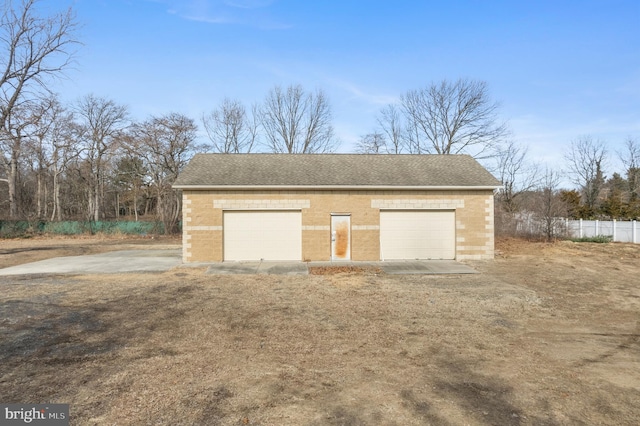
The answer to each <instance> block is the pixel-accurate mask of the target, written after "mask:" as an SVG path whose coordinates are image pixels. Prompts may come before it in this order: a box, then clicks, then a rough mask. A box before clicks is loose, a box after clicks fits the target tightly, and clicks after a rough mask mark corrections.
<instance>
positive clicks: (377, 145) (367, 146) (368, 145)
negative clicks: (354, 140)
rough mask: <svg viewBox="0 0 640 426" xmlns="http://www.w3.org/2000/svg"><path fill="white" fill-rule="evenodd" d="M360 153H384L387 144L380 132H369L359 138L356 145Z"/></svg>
mask: <svg viewBox="0 0 640 426" xmlns="http://www.w3.org/2000/svg"><path fill="white" fill-rule="evenodd" d="M356 152H358V153H360V154H386V153H387V146H386V141H385V139H384V135H383V134H382V133H378V132H376V133H369V134H366V135H364V136H362V137H361V138H360V140H359V141H358V144H357V146H356Z"/></svg>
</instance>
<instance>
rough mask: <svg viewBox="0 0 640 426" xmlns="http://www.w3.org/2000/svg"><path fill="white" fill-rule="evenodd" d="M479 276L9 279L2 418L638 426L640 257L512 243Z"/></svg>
mask: <svg viewBox="0 0 640 426" xmlns="http://www.w3.org/2000/svg"><path fill="white" fill-rule="evenodd" d="M498 249H499V250H500V256H499V257H498V258H497V259H496V261H493V262H477V263H474V264H473V266H474V267H475V268H477V269H478V270H480V271H481V272H482V273H481V274H476V275H462V276H432V275H430V276H387V275H384V274H381V273H370V272H371V271H359V270H352V269H350V270H345V271H342V270H340V271H337V270H319V271H316V272H317V273H319V275H309V276H304V277H300V276H263V275H260V276H258V275H245V276H224V275H207V274H206V273H205V269H191V268H184V269H183V268H177V269H174V270H172V271H169V272H166V273H162V274H126V275H94V276H74V277H62V276H57V277H56V276H52V277H49V276H42V277H36V278H26V277H5V278H2V281H0V286H1V287H2V290H3V291H2V294H1V296H0V365H2V366H3V368H2V370H1V372H0V400H2V401H3V402H26V401H28V402H45V401H47V402H60V403H70V404H71V415H72V424H82V425H85V424H119V425H121V424H123V425H129V424H130V425H145V424H148V425H151V424H153V425H158V424H171V425H177V424H185V425H197V424H201V425H216V424H221V425H242V424H250V425H258V424H259V425H301V424H306V425H371V424H384V425H407V424H409V425H411V424H415V425H423V424H434V425H458V424H479V425H564V424H617V425H620V424H629V425H631V424H636V423H637V419H638V418H639V417H640V408H638V407H640V404H639V403H640V357H639V355H640V344H639V342H638V340H639V336H640V329H639V323H638V319H639V318H638V312H639V308H640V288H638V286H637V284H636V283H637V276H638V271H639V269H640V266H639V265H638V258H640V246H631V245H624V244H610V245H582V244H579V245H577V244H572V243H556V244H538V243H535V244H533V243H522V242H519V241H501V242H500V245H499V247H498Z"/></svg>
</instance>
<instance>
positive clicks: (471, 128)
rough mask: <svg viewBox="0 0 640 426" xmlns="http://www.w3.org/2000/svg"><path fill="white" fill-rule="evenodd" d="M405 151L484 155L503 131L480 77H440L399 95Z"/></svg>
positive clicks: (501, 136)
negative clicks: (404, 129)
mask: <svg viewBox="0 0 640 426" xmlns="http://www.w3.org/2000/svg"><path fill="white" fill-rule="evenodd" d="M400 108H401V110H402V112H403V113H404V115H405V117H406V121H407V126H408V130H407V136H406V138H407V142H408V144H409V151H410V152H412V153H416V154H422V153H434V154H470V155H472V156H474V157H475V158H486V157H487V156H489V155H490V154H491V153H492V152H493V148H494V147H495V145H496V144H497V143H499V142H500V141H501V140H502V139H503V138H504V137H505V136H506V134H507V128H506V125H505V124H503V123H500V122H499V121H498V104H497V103H495V102H492V101H491V99H490V98H489V91H488V88H487V84H486V83H485V82H482V81H472V80H458V81H456V82H453V83H452V82H449V81H447V80H444V81H442V82H440V83H433V84H431V85H430V86H429V87H427V88H424V89H420V90H411V91H409V92H407V93H405V94H404V95H402V96H401V98H400Z"/></svg>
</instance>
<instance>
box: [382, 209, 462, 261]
mask: <svg viewBox="0 0 640 426" xmlns="http://www.w3.org/2000/svg"><path fill="white" fill-rule="evenodd" d="M455 241H456V238H455V211H381V212H380V249H381V258H382V259H386V260H393V259H454V258H455V250H456V246H455Z"/></svg>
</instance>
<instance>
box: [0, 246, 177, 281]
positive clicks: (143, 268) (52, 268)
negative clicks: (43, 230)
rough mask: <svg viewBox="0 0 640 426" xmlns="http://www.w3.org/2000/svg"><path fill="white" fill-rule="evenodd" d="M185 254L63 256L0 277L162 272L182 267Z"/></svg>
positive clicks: (124, 252) (144, 252)
mask: <svg viewBox="0 0 640 426" xmlns="http://www.w3.org/2000/svg"><path fill="white" fill-rule="evenodd" d="M181 256H182V250H180V249H173V250H158V249H155V250H151V249H145V250H120V251H111V252H108V253H100V254H89V255H85V256H64V257H55V258H53V259H47V260H40V261H38V262H32V263H25V264H23V265H17V266H11V267H9V268H4V269H0V275H30V274H117V273H122V272H163V271H167V270H169V269H171V268H174V267H176V266H178V265H180V264H181V263H182V257H181Z"/></svg>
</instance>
